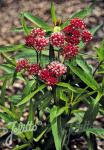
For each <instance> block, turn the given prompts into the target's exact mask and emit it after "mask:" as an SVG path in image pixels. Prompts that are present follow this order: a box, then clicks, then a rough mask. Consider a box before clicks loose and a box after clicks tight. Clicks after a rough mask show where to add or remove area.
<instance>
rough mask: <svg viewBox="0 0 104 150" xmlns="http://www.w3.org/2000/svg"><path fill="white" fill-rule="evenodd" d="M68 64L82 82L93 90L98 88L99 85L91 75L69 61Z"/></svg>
mask: <svg viewBox="0 0 104 150" xmlns="http://www.w3.org/2000/svg"><path fill="white" fill-rule="evenodd" d="M68 66H69V67H70V69H71V70H72V71H73V72H74V73H75V74H76V75H77V76H78V77H79V78H80V79H81V80H82V81H83V82H84V83H86V84H87V85H88V86H89V87H91V88H92V89H93V90H96V89H99V85H98V83H97V82H96V80H94V78H93V76H91V75H89V74H88V73H86V72H85V71H84V70H82V69H81V68H79V67H77V66H76V67H75V66H73V65H72V64H71V63H68Z"/></svg>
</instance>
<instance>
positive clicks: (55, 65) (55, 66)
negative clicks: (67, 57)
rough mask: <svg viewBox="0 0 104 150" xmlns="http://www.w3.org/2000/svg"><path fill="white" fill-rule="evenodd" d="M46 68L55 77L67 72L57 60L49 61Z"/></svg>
mask: <svg viewBox="0 0 104 150" xmlns="http://www.w3.org/2000/svg"><path fill="white" fill-rule="evenodd" d="M47 68H48V70H49V71H50V72H51V73H52V74H53V75H54V76H56V77H60V76H62V75H63V74H65V73H66V72H67V67H66V66H65V65H64V64H62V63H60V62H58V61H53V62H51V63H50V64H49V65H48V66H47Z"/></svg>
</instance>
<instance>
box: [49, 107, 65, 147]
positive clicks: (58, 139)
mask: <svg viewBox="0 0 104 150" xmlns="http://www.w3.org/2000/svg"><path fill="white" fill-rule="evenodd" d="M57 112H58V107H57V106H54V107H53V108H52V109H51V111H50V123H51V128H52V134H53V137H54V142H55V147H56V150H61V149H62V147H61V143H62V129H61V124H60V122H61V120H60V117H56V116H57Z"/></svg>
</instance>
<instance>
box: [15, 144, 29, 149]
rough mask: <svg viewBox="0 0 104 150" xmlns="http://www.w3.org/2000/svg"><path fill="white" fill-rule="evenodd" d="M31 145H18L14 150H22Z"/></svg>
mask: <svg viewBox="0 0 104 150" xmlns="http://www.w3.org/2000/svg"><path fill="white" fill-rule="evenodd" d="M29 145H30V144H23V145H17V146H16V147H15V148H13V150H21V149H24V148H26V147H28V146H29Z"/></svg>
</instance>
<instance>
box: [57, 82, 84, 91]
mask: <svg viewBox="0 0 104 150" xmlns="http://www.w3.org/2000/svg"><path fill="white" fill-rule="evenodd" d="M57 86H60V87H64V88H67V89H69V90H70V91H73V92H75V93H79V92H81V91H82V90H81V89H80V88H75V87H73V86H71V85H70V84H69V83H64V82H59V83H58V84H57Z"/></svg>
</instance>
